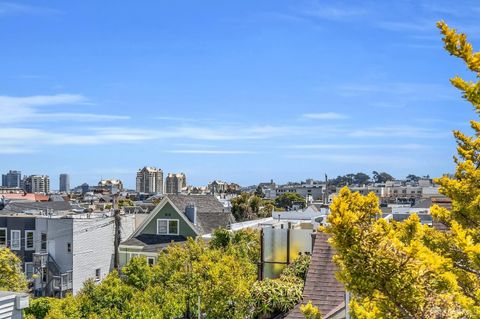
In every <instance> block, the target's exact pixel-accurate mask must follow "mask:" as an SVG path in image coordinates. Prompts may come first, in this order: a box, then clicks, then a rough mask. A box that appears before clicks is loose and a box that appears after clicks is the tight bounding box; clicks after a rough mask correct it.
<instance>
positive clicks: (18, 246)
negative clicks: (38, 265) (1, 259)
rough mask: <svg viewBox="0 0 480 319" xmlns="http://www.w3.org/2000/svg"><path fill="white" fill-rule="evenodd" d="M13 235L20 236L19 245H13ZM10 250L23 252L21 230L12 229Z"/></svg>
mask: <svg viewBox="0 0 480 319" xmlns="http://www.w3.org/2000/svg"><path fill="white" fill-rule="evenodd" d="M13 234H18V245H15V246H14V245H13ZM10 249H11V250H22V231H21V230H19V229H12V230H11V231H10Z"/></svg>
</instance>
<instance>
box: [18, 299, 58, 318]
mask: <svg viewBox="0 0 480 319" xmlns="http://www.w3.org/2000/svg"><path fill="white" fill-rule="evenodd" d="M59 302H60V300H59V299H57V298H48V297H45V298H37V299H31V300H30V305H29V307H28V308H27V309H25V315H31V316H34V318H37V319H43V318H45V316H46V315H47V313H48V312H49V311H50V309H51V308H52V307H54V305H56V304H58V303H59Z"/></svg>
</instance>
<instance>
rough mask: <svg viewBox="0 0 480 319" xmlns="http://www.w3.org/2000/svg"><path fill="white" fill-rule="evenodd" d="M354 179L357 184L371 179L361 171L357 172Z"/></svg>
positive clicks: (365, 182) (366, 182)
mask: <svg viewBox="0 0 480 319" xmlns="http://www.w3.org/2000/svg"><path fill="white" fill-rule="evenodd" d="M353 180H354V183H355V184H356V185H363V184H368V182H369V181H370V176H368V175H367V174H365V173H361V172H360V173H357V174H355V176H354V178H353Z"/></svg>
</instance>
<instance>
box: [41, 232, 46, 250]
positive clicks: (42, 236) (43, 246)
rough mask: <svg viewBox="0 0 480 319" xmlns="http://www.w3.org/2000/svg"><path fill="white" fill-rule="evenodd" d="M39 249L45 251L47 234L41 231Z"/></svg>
mask: <svg viewBox="0 0 480 319" xmlns="http://www.w3.org/2000/svg"><path fill="white" fill-rule="evenodd" d="M40 250H41V251H42V252H46V251H47V234H45V233H42V235H41V236H40Z"/></svg>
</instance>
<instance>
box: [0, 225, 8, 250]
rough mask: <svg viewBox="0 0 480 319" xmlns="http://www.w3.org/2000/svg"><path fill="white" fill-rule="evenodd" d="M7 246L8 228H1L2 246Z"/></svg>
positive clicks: (0, 243) (0, 239) (0, 245)
mask: <svg viewBox="0 0 480 319" xmlns="http://www.w3.org/2000/svg"><path fill="white" fill-rule="evenodd" d="M2 246H7V229H6V228H0V247H2Z"/></svg>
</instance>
